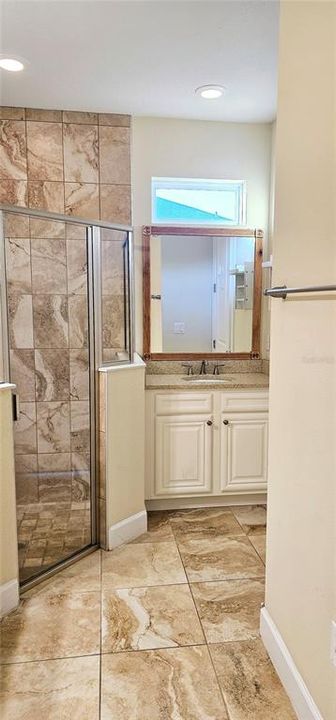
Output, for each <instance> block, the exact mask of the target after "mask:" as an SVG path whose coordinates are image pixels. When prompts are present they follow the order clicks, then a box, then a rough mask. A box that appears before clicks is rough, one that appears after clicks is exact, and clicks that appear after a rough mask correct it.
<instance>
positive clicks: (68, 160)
mask: <svg viewBox="0 0 336 720" xmlns="http://www.w3.org/2000/svg"><path fill="white" fill-rule="evenodd" d="M63 127H64V174H65V181H66V182H84V183H97V182H98V128H97V127H96V126H94V125H90V126H89V125H69V124H65V125H64V126H63Z"/></svg>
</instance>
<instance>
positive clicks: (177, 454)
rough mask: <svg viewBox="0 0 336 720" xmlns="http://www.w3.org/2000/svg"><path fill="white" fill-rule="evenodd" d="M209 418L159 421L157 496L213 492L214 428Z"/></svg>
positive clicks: (156, 432) (158, 418) (163, 418)
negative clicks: (209, 423)
mask: <svg viewBox="0 0 336 720" xmlns="http://www.w3.org/2000/svg"><path fill="white" fill-rule="evenodd" d="M209 420H210V417H209V416H208V415H207V416H199V415H198V416H192V415H188V416H187V415H179V416H169V417H167V416H165V417H157V418H156V421H155V434H156V442H155V447H156V458H155V468H156V472H155V477H156V482H155V494H156V495H178V494H188V493H204V492H209V491H210V490H211V478H212V432H213V431H212V426H211V425H210V426H209V425H207V421H209Z"/></svg>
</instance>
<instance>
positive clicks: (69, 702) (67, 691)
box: [0, 656, 100, 720]
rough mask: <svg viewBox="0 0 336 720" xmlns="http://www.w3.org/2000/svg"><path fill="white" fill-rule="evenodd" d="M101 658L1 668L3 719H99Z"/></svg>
mask: <svg viewBox="0 0 336 720" xmlns="http://www.w3.org/2000/svg"><path fill="white" fill-rule="evenodd" d="M99 662H100V658H99V657H98V656H95V657H80V658H73V659H71V660H48V661H47V662H32V663H25V664H23V665H22V664H19V665H7V666H6V667H3V668H2V672H1V680H0V688H1V690H0V717H1V720H98V718H99Z"/></svg>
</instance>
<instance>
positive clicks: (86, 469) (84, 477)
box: [71, 452, 91, 502]
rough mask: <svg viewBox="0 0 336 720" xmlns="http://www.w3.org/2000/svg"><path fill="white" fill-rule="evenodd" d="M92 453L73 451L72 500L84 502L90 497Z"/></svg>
mask: <svg viewBox="0 0 336 720" xmlns="http://www.w3.org/2000/svg"><path fill="white" fill-rule="evenodd" d="M90 459H91V458H90V453H89V452H87V453H77V452H73V453H72V455H71V462H72V501H73V502H82V501H88V500H89V499H90V491H91V467H90Z"/></svg>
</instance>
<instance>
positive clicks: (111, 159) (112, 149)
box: [99, 126, 131, 185]
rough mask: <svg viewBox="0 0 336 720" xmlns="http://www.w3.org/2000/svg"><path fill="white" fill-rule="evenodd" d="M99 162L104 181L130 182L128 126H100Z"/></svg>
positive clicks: (115, 183) (127, 183) (101, 176)
mask: <svg viewBox="0 0 336 720" xmlns="http://www.w3.org/2000/svg"><path fill="white" fill-rule="evenodd" d="M99 162H100V181H101V182H102V183H106V184H111V185H129V184H130V182H131V171H130V131H129V129H128V128H123V127H108V126H102V127H100V129H99Z"/></svg>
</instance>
